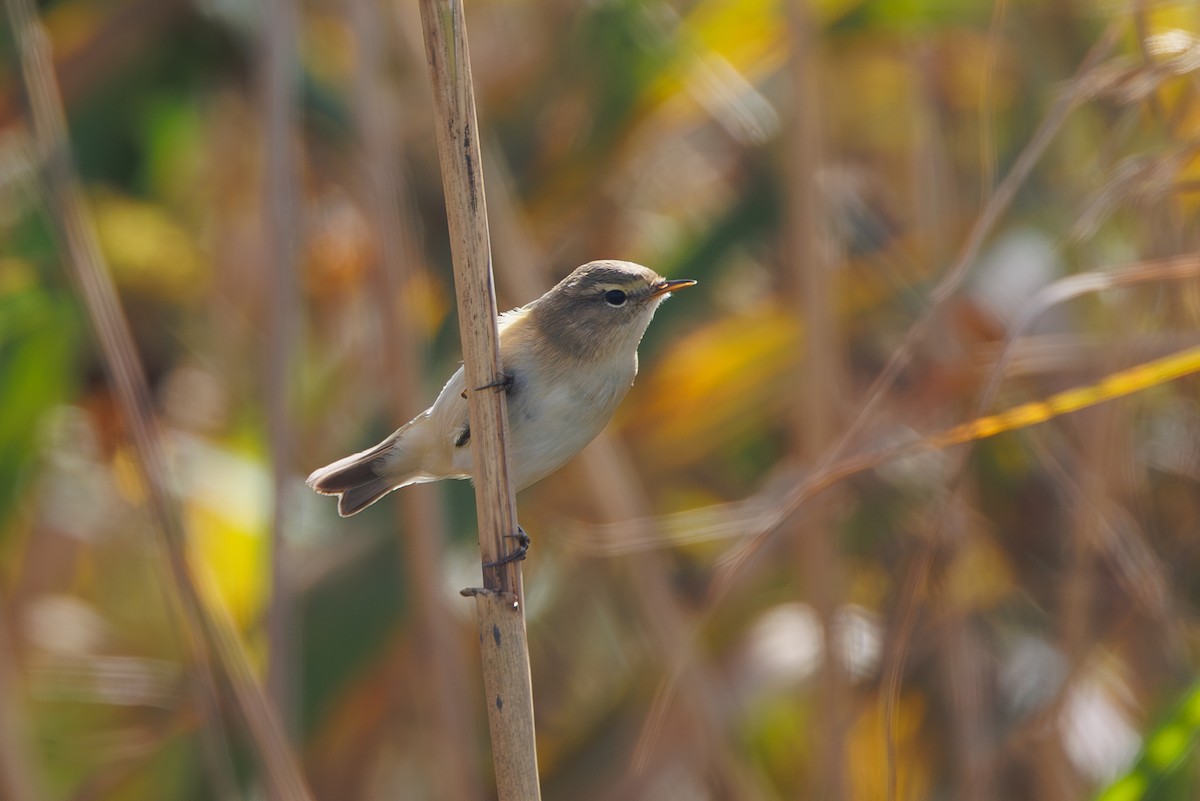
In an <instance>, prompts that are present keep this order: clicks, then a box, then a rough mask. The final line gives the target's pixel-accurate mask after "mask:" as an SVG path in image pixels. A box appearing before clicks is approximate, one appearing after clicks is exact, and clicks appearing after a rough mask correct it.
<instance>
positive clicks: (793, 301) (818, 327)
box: [783, 2, 847, 800]
mask: <svg viewBox="0 0 1200 801" xmlns="http://www.w3.org/2000/svg"><path fill="white" fill-rule="evenodd" d="M815 26H816V22H815V20H814V19H813V15H812V9H811V8H810V7H809V4H808V3H807V2H795V3H790V4H789V5H788V27H789V32H790V35H791V59H790V73H791V79H792V113H791V120H790V122H791V126H790V131H789V136H788V140H787V151H786V153H787V167H788V176H787V177H788V186H787V211H786V214H787V220H788V222H787V226H786V236H787V241H786V242H785V243H784V248H783V252H784V253H785V254H786V258H787V259H788V264H787V266H786V267H785V269H784V275H783V280H784V284H785V286H786V287H787V290H788V292H787V294H788V295H789V296H790V297H787V299H786V300H787V302H789V303H790V305H792V306H793V307H794V308H795V309H797V310H803V319H804V323H805V336H804V365H805V377H804V380H803V381H802V382H801V386H800V389H799V391H798V393H797V395H796V398H795V403H794V410H795V411H794V413H793V415H792V420H791V441H792V453H793V455H794V456H795V457H797V459H798V461H799V462H800V463H801V464H815V463H817V462H818V461H819V460H820V458H821V455H822V454H823V453H825V452H826V451H827V450H828V449H829V446H830V445H831V444H832V432H833V431H835V430H837V428H838V427H840V423H839V421H838V420H837V415H836V411H835V410H836V408H837V404H838V403H839V400H838V399H839V397H840V391H839V387H840V384H841V383H842V382H841V376H840V374H839V369H838V352H839V344H838V334H837V330H836V329H837V323H836V321H835V320H834V316H833V314H834V309H836V308H837V303H836V302H835V288H834V282H833V274H834V273H833V271H834V258H833V255H834V254H833V253H832V244H833V243H832V242H831V241H830V240H829V237H828V236H827V234H826V231H827V230H828V226H827V225H825V220H824V210H823V208H822V204H821V197H820V191H819V186H818V183H817V182H818V178H819V172H820V168H821V158H822V152H821V151H822V144H821V137H822V133H821V131H822V120H823V116H822V115H823V100H822V98H821V90H820V83H819V81H818V77H819V76H818V69H819V62H820V59H819V55H818V53H817V43H818V37H817V32H816V30H815ZM789 525H790V527H791V528H792V532H791V536H792V541H793V544H794V548H793V550H794V553H795V558H796V560H797V567H798V569H799V571H800V575H802V576H803V577H804V583H805V592H806V596H807V598H808V600H809V602H810V603H811V604H812V606H813V609H814V610H815V611H816V613H817V616H818V617H819V618H820V621H821V628H822V631H823V632H824V643H825V645H824V648H823V650H822V659H821V668H820V674H819V687H820V689H819V691H818V697H817V698H816V707H817V725H815V726H814V727H812V732H813V743H812V745H813V750H814V753H815V754H816V755H817V760H816V765H817V769H816V772H815V777H814V783H815V787H814V788H813V792H812V794H813V795H814V796H817V797H821V798H827V799H831V800H836V799H841V798H845V797H846V755H845V749H846V732H847V715H846V695H847V693H846V679H845V676H844V675H843V671H842V667H841V663H840V661H839V659H840V656H839V643H838V636H837V631H836V630H835V627H834V620H835V615H836V612H837V610H838V607H839V605H840V604H841V602H842V595H843V590H842V586H841V585H842V579H841V575H840V574H841V569H842V568H841V562H840V559H839V558H838V548H837V543H836V542H835V541H834V537H835V531H834V527H833V515H832V512H831V507H830V505H829V504H828V503H827V502H824V500H823V501H818V502H814V503H810V504H809V505H808V508H807V509H806V510H804V511H803V512H799V513H797V514H794V515H792V518H791V520H790V521H789Z"/></svg>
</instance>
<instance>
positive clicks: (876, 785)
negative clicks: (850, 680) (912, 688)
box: [846, 692, 931, 801]
mask: <svg viewBox="0 0 1200 801" xmlns="http://www.w3.org/2000/svg"><path fill="white" fill-rule="evenodd" d="M925 712H926V702H925V698H924V697H923V696H921V695H919V694H917V693H915V692H909V693H905V694H903V695H901V696H900V698H899V700H898V702H897V703H896V708H895V710H894V713H893V714H894V720H893V721H892V723H893V728H894V729H895V731H894V732H893V736H894V737H895V747H894V750H893V754H892V756H893V758H894V759H895V760H896V801H906V800H907V799H919V798H927V797H928V795H929V786H930V775H931V767H930V765H929V755H928V753H927V749H926V748H925V747H924V746H923V744H922V743H921V740H920V732H921V726H922V724H923V723H924V721H925ZM887 742H888V738H887V731H886V728H885V726H884V714H883V702H882V700H880V701H878V702H877V703H873V704H870V705H869V706H868V708H867V709H866V710H865V711H864V712H863V713H862V714H861V715H860V716H859V718H858V720H856V721H855V722H854V725H853V726H852V727H851V729H850V735H849V737H848V738H847V744H846V747H847V750H848V752H849V753H848V755H847V756H848V759H847V762H848V764H849V765H850V798H851V799H853V801H884V799H887V798H888V786H887V785H888V780H887V776H888V773H887V765H888V746H887Z"/></svg>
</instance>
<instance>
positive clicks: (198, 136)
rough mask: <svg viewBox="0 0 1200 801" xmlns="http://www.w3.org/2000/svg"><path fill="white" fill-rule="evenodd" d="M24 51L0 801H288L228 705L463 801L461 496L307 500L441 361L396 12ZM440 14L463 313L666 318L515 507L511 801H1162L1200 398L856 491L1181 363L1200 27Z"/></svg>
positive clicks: (919, 10) (174, 29) (1159, 387)
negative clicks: (450, 87) (580, 292)
mask: <svg viewBox="0 0 1200 801" xmlns="http://www.w3.org/2000/svg"><path fill="white" fill-rule="evenodd" d="M28 6H29V0H5V11H6V16H5V22H4V23H3V25H2V27H0V797H3V798H6V799H13V800H14V801H52V800H54V799H79V800H81V801H82V800H83V799H121V800H122V801H125V800H128V801H134V800H135V799H163V798H178V799H233V798H258V797H275V798H277V797H287V796H286V794H284V793H282V792H280V791H275V792H270V786H271V783H270V782H269V781H268V780H267V775H268V774H267V772H266V771H265V770H264V763H265V762H266V761H268V760H267V758H266V757H264V756H263V753H262V751H261V749H260V748H259V747H258V746H256V743H258V742H259V738H258V735H257V734H255V732H256V731H258V730H259V729H260V728H261V724H262V721H263V720H264V716H263V714H264V713H263V712H262V710H261V708H260V707H256V706H254V705H253V704H248V703H247V702H246V700H245V698H246V695H245V687H246V684H245V682H244V679H245V677H244V676H243V677H242V680H241V681H240V682H239V680H238V679H237V678H236V677H231V675H229V674H228V673H227V671H225V670H223V669H218V668H216V667H213V665H225V664H228V663H230V662H231V661H232V662H233V663H238V662H239V660H241V661H244V662H245V663H247V664H249V665H250V667H251V668H252V670H253V671H254V675H255V676H256V677H257V678H258V680H259V681H260V682H261V684H262V686H263V687H264V688H265V690H264V692H265V693H266V695H267V697H269V698H270V699H271V701H272V703H274V704H275V706H276V708H277V709H278V712H279V717H280V720H281V721H282V723H283V727H284V729H285V730H286V732H287V736H288V737H289V738H290V740H291V742H292V745H293V748H294V751H295V754H296V758H297V761H298V764H299V766H300V768H301V769H302V771H303V774H304V776H305V777H306V780H307V782H308V784H309V785H310V787H311V789H312V792H313V795H314V797H315V798H317V799H329V800H330V801H333V800H334V799H338V800H339V801H340V800H342V799H345V800H351V799H363V800H364V801H369V800H372V799H394V798H405V799H439V800H441V799H448V800H449V801H466V800H467V799H486V798H490V797H493V795H492V793H493V791H492V789H491V787H492V781H491V771H492V766H491V758H490V754H489V751H488V738H487V728H486V718H485V714H484V702H483V698H482V682H481V678H480V675H479V667H478V665H479V661H478V646H477V633H476V630H475V623H474V607H473V604H471V602H469V601H468V600H466V599H463V598H461V597H459V596H458V590H460V589H461V588H463V587H467V586H473V585H476V584H478V583H479V566H478V556H477V541H476V532H475V528H474V517H473V495H472V491H471V487H470V486H469V484H467V483H466V482H454V483H452V484H450V483H448V484H447V485H445V486H423V487H418V488H412V489H409V490H406V491H405V492H403V493H397V494H396V495H393V496H389V498H388V499H386V500H385V501H384V502H382V503H380V504H377V505H376V506H375V507H372V508H371V509H370V510H368V511H367V512H366V513H364V514H362V515H360V516H358V517H355V518H353V519H350V520H340V519H338V518H337V516H336V514H335V508H334V507H335V504H334V502H333V501H331V500H330V499H327V498H319V497H317V496H315V495H313V494H312V493H310V492H309V491H308V490H307V489H306V488H305V487H304V485H303V478H304V476H306V475H307V474H308V473H309V472H310V471H311V470H312V469H314V468H316V467H318V466H320V465H323V464H326V463H328V462H330V461H332V460H333V459H336V458H339V457H341V456H343V455H345V454H347V453H350V452H353V451H356V450H360V449H362V448H365V447H367V446H369V445H371V444H374V443H375V442H377V441H378V440H379V439H381V438H382V437H383V436H384V435H386V434H387V433H389V432H390V431H391V430H392V429H394V428H395V427H396V426H398V425H399V424H400V423H402V422H404V421H406V420H408V419H409V418H410V417H412V416H413V415H414V414H416V413H418V412H419V411H421V410H422V409H424V408H425V407H426V406H427V405H428V403H429V402H430V401H431V400H432V398H433V397H434V396H435V394H436V392H437V391H438V390H439V389H440V387H441V385H442V382H443V381H444V380H445V378H446V377H447V376H448V375H449V374H450V373H451V372H452V371H453V370H454V369H455V367H456V364H457V362H458V360H459V358H460V351H459V345H458V328H457V322H456V319H455V314H454V291H453V282H452V279H451V271H450V264H449V253H448V250H449V249H448V243H447V234H446V230H445V221H444V220H445V217H444V203H443V197H442V188H441V179H440V174H439V171H438V161H437V152H436V147H435V143H434V131H433V125H432V120H433V111H432V99H431V96H430V91H429V83H428V78H427V75H426V71H425V55H424V48H423V44H422V37H421V25H420V18H419V15H418V12H417V7H416V4H415V3H411V2H378V1H377V0H343V1H342V2H330V1H328V0H311V2H306V3H303V4H299V3H294V2H292V0H272V2H268V3H265V4H260V3H250V2H245V1H244V0H194V2H187V1H186V0H54V2H43V3H39V4H38V6H37V8H36V13H37V15H38V16H39V17H40V20H41V23H42V24H43V25H44V29H45V32H46V33H47V35H48V37H49V43H50V44H51V47H52V50H50V51H38V52H42V53H43V54H44V55H46V56H47V57H48V58H52V60H53V66H52V69H50V68H49V66H48V64H45V63H43V64H42V65H41V69H40V73H39V65H38V63H37V61H36V59H35V58H33V57H31V56H29V53H31V52H34V50H33V49H30V48H31V46H29V47H27V51H26V52H27V58H26V62H25V63H26V65H27V67H28V73H27V74H26V75H25V76H24V77H23V74H22V70H21V63H22V62H21V58H20V52H21V51H20V48H19V43H20V41H22V40H24V41H26V43H27V45H28V44H29V43H30V42H34V41H35V38H34V37H25V38H24V39H23V37H22V35H21V34H22V33H29V31H31V30H32V29H28V30H25V26H24V23H21V22H20V20H22V19H24V18H25V16H23V15H24V14H27V12H28V10H29V9H28ZM467 6H468V7H467V17H468V29H469V31H470V37H471V38H470V44H471V56H472V59H473V69H474V77H475V86H476V92H477V100H478V105H479V109H478V110H479V119H480V130H481V134H482V137H483V149H484V154H485V158H484V161H485V167H484V168H485V176H486V187H487V199H488V211H489V216H490V221H491V233H492V241H493V257H494V266H495V275H496V283H497V292H498V296H499V303H500V306H501V308H511V307H513V306H516V305H519V304H522V303H524V302H526V301H528V300H530V299H532V298H534V297H536V296H537V295H539V294H540V293H541V292H542V291H544V290H545V289H546V288H548V287H549V286H550V285H552V284H553V283H554V282H555V281H557V280H558V279H559V278H561V277H562V276H564V275H565V274H566V273H567V272H569V271H570V270H571V269H572V268H574V267H575V266H577V265H578V264H581V263H583V262H585V261H589V260H591V259H594V258H620V259H629V260H633V261H638V262H641V263H644V264H646V265H649V266H651V267H652V268H654V269H655V270H657V271H658V272H660V273H662V274H664V275H667V276H670V277H676V278H679V277H688V278H696V279H699V281H700V286H699V287H698V288H696V289H694V290H691V291H689V292H687V293H686V294H682V295H680V296H679V297H677V298H675V299H672V300H671V301H670V302H668V303H667V304H665V305H664V306H663V307H662V308H661V309H660V310H659V312H658V315H657V318H656V320H655V322H654V324H653V325H652V326H651V329H650V331H649V334H648V335H647V337H646V340H645V342H644V343H643V345H642V349H641V375H640V376H639V379H638V382H637V385H636V386H635V387H634V388H633V390H632V391H631V393H630V395H629V397H628V399H627V400H626V402H625V403H624V405H623V407H622V409H621V411H620V413H619V415H618V419H617V420H616V421H615V423H614V424H613V425H612V426H610V428H609V429H608V431H607V432H606V433H605V434H604V435H603V436H602V437H601V438H600V439H599V440H597V441H596V442H595V443H593V445H591V446H589V448H588V449H587V450H586V451H585V453H584V454H583V455H581V456H580V457H579V458H577V459H576V460H575V461H573V462H572V463H571V464H570V465H569V466H568V467H567V468H565V469H564V470H562V471H561V472H560V473H558V474H556V475H554V476H552V477H550V478H548V479H546V480H545V481H543V482H541V483H540V484H539V485H537V486H535V487H533V488H531V489H529V490H527V491H526V492H524V493H522V495H521V496H520V497H519V499H518V501H519V509H520V519H521V521H522V523H523V526H524V528H525V529H526V530H527V531H529V532H530V533H531V534H532V536H533V541H534V543H533V549H532V552H531V555H530V558H529V560H528V562H526V564H525V590H526V593H527V614H528V626H529V639H530V647H531V658H532V666H533V685H534V698H535V704H536V714H537V727H538V741H539V762H540V768H541V772H542V782H543V788H544V789H543V796H544V798H546V799H548V801H552V800H553V799H578V800H579V801H592V800H593V799H594V800H595V801H603V800H607V799H655V800H656V801H693V800H695V801H705V800H707V799H713V800H714V801H715V800H716V799H783V798H812V799H834V800H836V799H884V798H893V799H967V800H977V801H987V800H988V799H1005V798H1017V797H1019V798H1028V799H1048V800H1049V799H1081V798H1096V797H1103V798H1106V799H1118V798H1119V799H1135V798H1155V799H1194V798H1196V797H1200V763H1198V762H1197V761H1196V760H1195V758H1194V757H1193V756H1192V749H1193V746H1194V743H1195V740H1196V737H1197V735H1198V734H1200V690H1198V689H1197V687H1198V686H1200V685H1197V684H1196V679H1197V666H1198V665H1200V640H1198V635H1200V615H1198V614H1197V610H1196V602H1197V599H1198V597H1200V486H1198V484H1200V407H1198V405H1197V400H1198V394H1197V389H1200V384H1198V379H1197V378H1196V377H1195V376H1185V377H1183V378H1182V379H1179V380H1176V381H1167V380H1165V379H1161V380H1159V379H1154V376H1153V375H1151V380H1150V381H1149V382H1148V383H1149V384H1150V385H1151V386H1150V387H1149V388H1147V389H1143V390H1142V391H1139V392H1136V393H1134V394H1131V395H1128V396H1126V397H1123V398H1121V399H1118V400H1114V401H1111V402H1108V403H1104V404H1101V405H1097V406H1093V407H1091V408H1088V409H1086V410H1084V411H1081V412H1079V413H1076V414H1071V415H1065V416H1059V417H1056V418H1054V419H1052V420H1050V421H1048V422H1044V423H1041V424H1038V425H1032V426H1024V427H1017V428H1016V429H1015V430H1012V431H1008V432H1005V433H1001V434H999V435H998V436H995V437H992V438H989V439H986V440H980V441H978V442H973V443H970V444H967V445H959V446H955V447H950V448H940V449H934V448H925V449H916V450H911V449H910V450H909V451H907V452H906V453H905V455H904V456H903V457H902V458H892V456H890V455H888V453H887V449H889V448H892V447H893V446H897V445H904V444H905V443H912V442H916V441H919V440H921V439H922V438H924V437H929V436H932V435H935V434H936V433H937V432H939V431H943V430H946V429H948V428H951V427H953V426H955V425H957V424H960V423H963V422H965V421H968V420H970V419H972V418H974V417H976V416H978V415H980V414H987V413H994V412H998V411H1002V410H1004V409H1008V408H1012V407H1015V406H1018V405H1020V404H1023V403H1028V402H1031V401H1037V400H1040V399H1044V398H1047V397H1050V396H1051V395H1053V394H1054V393H1058V392H1062V391H1064V390H1068V389H1072V388H1076V387H1097V386H1100V382H1101V381H1102V380H1103V379H1104V377H1105V376H1106V375H1110V374H1112V373H1114V372H1116V371H1119V370H1123V369H1126V368H1129V367H1131V366H1135V365H1138V364H1142V363H1145V362H1148V361H1151V360H1153V359H1157V358H1160V357H1163V356H1165V355H1169V354H1171V353H1174V352H1177V351H1180V350H1182V349H1184V348H1187V347H1193V346H1195V345H1196V344H1197V343H1198V342H1200V283H1198V281H1197V275H1200V264H1198V257H1197V253H1198V251H1197V248H1198V246H1200V225H1198V219H1197V217H1198V213H1197V212H1198V203H1200V80H1198V73H1197V70H1198V69H1200V39H1198V38H1197V37H1200V7H1198V6H1197V4H1195V3H1194V2H1169V1H1164V2H1142V1H1141V0H1128V1H1126V0H1091V1H1087V0H1076V1H1075V2H1055V3H1046V2H1036V1H1034V0H995V2H982V0H925V1H924V2H920V1H918V0H906V1H905V2H897V1H896V0H808V1H806V0H790V2H780V1H779V0H591V1H590V2H576V0H472V2H469V3H468V4H467ZM22 8H24V9H25V11H24V12H23V11H22ZM14 21H17V22H14ZM34 55H36V53H34ZM39 74H40V75H41V78H43V79H47V78H53V79H55V80H54V83H55V84H56V85H57V88H58V90H59V91H60V92H61V97H62V103H63V105H64V107H65V112H66V125H67V128H68V129H69V152H70V154H71V156H72V158H73V162H74V173H73V174H70V173H66V174H64V172H63V170H61V169H58V168H56V165H58V166H59V167H61V165H62V163H63V161H62V159H61V158H60V157H59V156H61V153H62V152H63V151H62V150H61V148H59V149H57V150H56V148H55V143H54V140H53V136H54V133H53V128H52V127H47V126H46V125H43V124H38V125H35V124H34V123H33V119H34V118H33V116H32V115H31V114H30V111H29V109H30V104H29V101H30V99H34V100H35V102H37V101H36V98H37V92H36V91H34V92H31V91H29V89H28V86H30V85H31V84H30V83H28V82H29V81H31V80H32V78H36V77H37V76H38V75H39ZM31 76H32V78H31ZM60 144H61V143H60ZM63 147H66V145H63ZM76 190H77V191H76ZM72 198H74V199H75V200H76V201H79V202H77V203H76V202H74V201H73V200H72ZM73 210H74V211H79V212H81V213H78V214H76V213H74V211H73ZM93 235H94V238H95V241H96V242H98V246H99V250H98V253H99V256H100V258H95V257H92V258H84V257H82V256H80V254H81V253H83V254H85V255H86V253H87V248H86V247H82V246H80V245H79V242H85V243H86V242H87V241H89V240H90V238H91V237H92V236H93ZM104 270H106V271H107V273H108V274H110V275H111V278H112V281H113V282H114V283H115V286H116V290H117V293H118V296H119V300H120V303H121V307H122V308H123V311H124V319H125V320H126V321H127V324H128V329H129V331H130V332H131V334H132V341H133V342H134V343H135V346H136V354H137V356H138V357H139V360H140V364H141V366H142V368H143V369H144V373H145V376H146V378H147V380H148V386H149V388H150V393H149V395H148V396H146V397H144V398H143V399H142V400H143V402H141V403H132V404H131V403H130V401H129V399H128V398H126V397H123V396H122V395H121V394H120V393H118V392H116V391H115V390H114V387H115V386H118V384H115V383H114V381H113V375H119V374H121V370H124V371H125V373H127V374H131V375H135V376H136V369H134V368H136V364H134V363H133V362H131V361H130V360H129V359H128V354H126V358H125V359H124V361H120V360H118V361H116V362H113V363H112V364H109V363H108V362H106V360H105V353H106V351H105V350H104V349H103V348H102V344H103V343H104V342H105V341H106V340H104V339H103V338H100V337H98V336H97V331H99V332H101V333H103V332H105V331H110V332H111V331H112V330H114V328H113V326H116V328H117V329H119V328H120V325H119V323H120V321H119V320H118V321H117V322H116V323H114V322H113V321H112V320H109V321H108V322H107V323H105V322H103V321H102V320H99V321H98V318H97V312H96V311H95V310H96V309H101V308H103V307H104V293H103V291H102V290H103V286H102V283H103V282H100V284H99V285H100V289H97V286H98V284H97V283H96V281H95V280H93V279H94V278H95V276H97V275H102V274H103V273H102V271H104ZM89 276H91V279H89ZM89 310H91V311H89ZM118 344H119V343H118ZM113 347H116V346H113ZM118 350H119V349H118ZM106 365H107V366H106ZM113 365H116V368H115V369H116V372H115V373H114V372H113V370H114V366H113ZM131 369H134V372H133V373H129V371H130V370H131ZM136 396H137V393H136V392H135V393H133V395H132V396H130V397H134V398H135V400H136ZM147 432H148V436H150V437H151V438H152V439H151V440H149V442H150V444H149V445H147V441H145V436H144V435H147ZM139 437H142V438H141V439H139ZM147 449H149V450H147ZM156 450H157V451H158V452H160V455H162V456H163V459H162V460H161V463H157V462H155V461H154V460H153V459H151V460H150V462H149V463H148V465H149V466H148V467H145V465H147V462H146V459H147V457H146V454H147V453H150V454H151V455H153V453H155V452H156ZM881 451H883V452H884V454H883V455H882V456H869V455H868V456H865V457H864V456H863V455H864V454H872V453H879V452H881ZM856 459H857V460H858V461H857V462H855V461H854V460H856ZM847 460H850V462H853V463H854V465H856V466H855V467H854V469H852V470H850V469H848V470H842V471H840V472H839V471H838V470H837V469H835V468H837V466H838V465H845V464H848V463H850V462H848V461H847ZM146 469H148V470H149V476H147V474H146V472H145V470H146ZM831 471H833V472H831ZM814 482H815V483H814ZM817 489H820V490H821V491H820V492H816V491H815V490H817ZM164 534H166V536H165V537H164ZM179 548H182V549H185V550H186V555H187V557H188V562H187V566H186V568H184V567H181V565H180V563H179V562H178V560H177V559H176V560H174V561H173V557H172V554H177V553H180V552H182V551H177V550H173V549H179ZM189 581H191V582H194V585H195V587H196V591H195V592H196V593H197V595H196V597H195V598H193V599H192V601H189V600H188V590H187V586H188V582H189ZM181 599H182V600H181ZM197 609H198V610H200V614H201V616H202V617H204V618H211V619H213V620H216V621H217V624H216V627H215V628H211V627H210V628H205V627H204V626H199V627H198V626H197V624H196V617H195V613H196V610H197ZM213 631H224V632H226V633H227V634H228V633H230V632H233V633H236V636H235V637H224V638H222V637H220V636H215V635H213V634H212V632H213Z"/></svg>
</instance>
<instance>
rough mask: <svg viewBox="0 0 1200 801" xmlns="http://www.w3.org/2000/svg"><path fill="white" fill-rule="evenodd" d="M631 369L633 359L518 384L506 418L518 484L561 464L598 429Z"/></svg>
mask: <svg viewBox="0 0 1200 801" xmlns="http://www.w3.org/2000/svg"><path fill="white" fill-rule="evenodd" d="M633 370H634V368H632V366H631V365H630V366H618V367H616V368H615V369H614V368H613V367H607V369H606V367H605V366H602V367H600V368H599V369H589V370H585V371H578V372H573V373H572V374H569V375H562V374H560V375H558V376H544V377H542V376H537V377H535V376H529V380H527V381H525V382H519V383H518V384H517V386H516V387H515V391H514V392H513V394H512V395H511V396H510V397H509V406H508V418H509V432H510V435H511V443H512V444H511V451H512V453H511V463H512V466H513V471H514V473H515V477H514V478H515V481H514V483H515V484H516V485H517V487H518V488H520V487H524V486H527V485H529V484H532V483H533V482H534V481H537V480H538V479H540V478H542V477H543V476H545V475H547V474H548V473H551V472H553V471H554V470H557V469H558V468H559V467H561V466H562V465H563V464H564V463H565V462H566V461H567V460H569V459H570V458H571V457H572V456H574V455H575V454H576V453H578V452H579V451H580V450H581V449H582V448H583V446H585V445H587V444H588V443H589V442H591V441H592V439H594V438H595V437H596V435H597V434H599V433H600V431H601V430H602V429H603V428H604V426H605V425H607V424H608V421H609V420H610V419H612V415H613V412H614V411H615V410H616V408H617V405H618V404H619V403H620V402H621V399H622V398H624V397H625V393H626V392H628V390H629V386H630V384H631V383H632V381H633ZM539 379H541V380H539Z"/></svg>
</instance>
